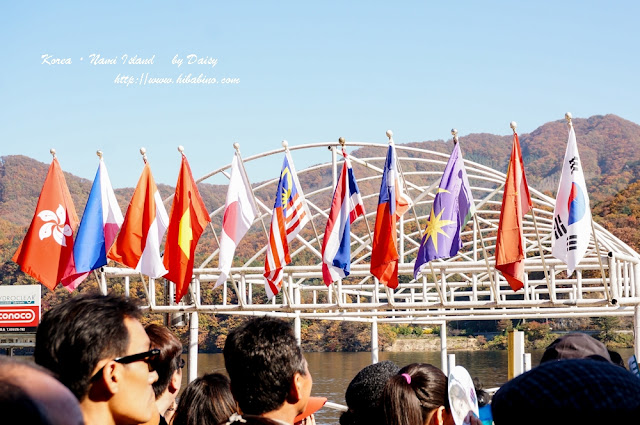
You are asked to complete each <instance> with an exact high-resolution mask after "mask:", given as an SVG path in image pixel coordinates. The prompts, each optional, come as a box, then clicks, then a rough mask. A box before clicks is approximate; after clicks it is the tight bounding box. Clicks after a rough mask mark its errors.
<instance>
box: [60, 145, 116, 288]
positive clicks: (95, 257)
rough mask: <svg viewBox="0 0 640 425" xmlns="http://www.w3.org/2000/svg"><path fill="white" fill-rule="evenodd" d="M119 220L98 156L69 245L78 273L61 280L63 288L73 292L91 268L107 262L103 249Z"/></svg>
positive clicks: (106, 175)
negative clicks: (79, 219)
mask: <svg viewBox="0 0 640 425" xmlns="http://www.w3.org/2000/svg"><path fill="white" fill-rule="evenodd" d="M123 220H124V218H123V217H122V211H120V206H119V205H118V201H117V199H116V195H115V193H113V187H112V186H111V181H110V180H109V175H108V174H107V166H106V165H105V164H104V161H103V160H102V158H100V163H99V165H98V171H97V172H96V177H95V179H94V180H93V186H91V192H90V193H89V199H88V200H87V205H86V206H85V208H84V213H83V214H82V220H81V221H80V227H78V231H77V232H76V240H75V242H74V244H73V257H74V259H75V264H76V271H77V272H78V273H77V274H75V275H72V276H68V277H66V278H65V279H63V280H62V284H63V285H64V287H65V288H67V290H69V291H70V292H71V291H73V290H74V289H76V288H77V287H78V285H80V284H81V283H82V282H83V281H84V280H85V279H86V278H87V276H88V275H89V273H90V272H91V271H92V270H95V269H97V268H99V267H102V266H105V265H107V251H108V250H109V248H111V244H112V243H113V241H114V240H115V238H116V235H117V234H118V230H120V226H122V222H123Z"/></svg>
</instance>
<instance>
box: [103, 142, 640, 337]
mask: <svg viewBox="0 0 640 425" xmlns="http://www.w3.org/2000/svg"><path fill="white" fill-rule="evenodd" d="M346 146H347V147H348V148H355V147H358V148H366V150H367V151H374V152H375V155H372V156H369V157H366V158H356V157H352V162H353V167H354V172H355V175H356V177H357V178H358V183H359V185H360V189H361V191H362V195H363V198H364V199H365V203H366V204H367V207H368V209H367V215H366V220H367V221H368V224H369V226H363V225H362V223H364V221H363V220H365V218H362V217H361V218H359V219H358V220H357V221H356V222H355V223H354V224H353V225H352V235H351V238H352V261H353V265H352V268H351V275H350V276H349V277H348V278H346V279H344V280H342V281H339V282H336V283H334V284H333V285H331V286H330V287H327V286H325V285H324V283H323V282H322V274H321V266H320V264H321V263H320V262H321V255H320V246H319V243H321V240H322V237H323V235H322V234H318V235H316V234H315V232H314V231H313V230H312V227H311V226H307V228H306V229H305V231H303V232H301V234H300V235H298V237H297V240H296V241H295V243H294V244H293V247H292V251H291V257H292V260H293V263H294V265H291V266H287V267H285V269H284V275H285V278H284V282H283V290H282V292H281V294H279V295H278V296H277V297H274V299H273V300H272V302H268V301H267V299H266V296H259V295H257V292H261V289H260V288H261V287H263V286H264V281H263V277H262V273H263V260H264V256H265V251H266V246H264V247H263V248H261V249H259V250H258V251H257V252H256V253H255V255H253V257H252V258H251V259H249V260H248V261H247V262H246V263H245V264H243V265H242V266H241V267H234V268H232V269H231V273H230V279H229V281H228V282H227V283H226V284H225V285H224V288H218V289H216V290H218V291H223V289H224V291H223V297H222V302H221V303H220V304H203V303H202V302H201V301H200V300H201V297H200V291H201V290H203V288H204V289H207V290H210V289H211V288H212V287H213V284H214V283H215V281H216V280H217V278H218V270H217V268H216V263H217V257H218V253H217V250H216V251H214V252H212V253H211V255H210V256H209V257H208V258H207V259H206V260H205V261H204V262H203V263H202V264H200V266H199V267H198V268H197V269H195V270H194V281H193V283H192V285H191V295H192V296H191V300H192V301H191V302H189V303H187V304H185V305H174V304H173V303H172V302H168V303H166V304H158V303H157V302H156V301H155V289H156V288H155V285H158V284H165V282H164V281H159V282H154V281H153V280H150V282H147V284H146V288H147V293H148V294H147V295H148V297H147V303H148V308H149V309H150V310H152V311H155V312H195V311H197V312H209V313H216V314H238V315H254V314H264V313H269V314H272V315H278V316H284V317H292V318H297V319H328V320H348V321H359V322H369V323H442V321H446V320H489V319H492V320H493V319H503V318H533V319H535V318H552V317H579V316H587V317H588V316H609V315H615V316H626V315H632V314H634V311H636V310H638V311H640V307H639V306H640V286H639V285H640V277H639V273H640V256H639V255H638V254H637V253H636V252H635V251H633V250H632V249H631V248H630V247H629V246H627V245H626V244H625V243H623V242H622V241H620V240H619V239H618V238H616V237H615V236H613V235H612V234H611V233H609V232H608V231H606V230H605V229H604V228H603V227H601V226H599V225H596V226H595V229H596V235H597V239H598V243H599V248H600V251H599V252H597V251H596V245H595V243H594V242H595V240H594V239H593V235H592V240H591V243H590V245H589V249H588V251H587V255H586V257H585V259H584V260H583V261H582V262H581V263H580V265H579V266H578V267H577V270H576V273H575V274H574V275H573V276H571V277H569V278H567V277H566V266H565V265H564V264H563V263H561V262H560V261H558V260H556V259H555V258H553V257H552V255H551V232H552V227H553V223H552V211H553V205H554V199H552V198H550V197H548V196H546V195H544V194H542V193H540V192H539V191H537V190H535V189H534V188H530V192H531V196H532V200H533V204H534V211H535V215H536V219H537V226H538V230H539V232H540V234H539V235H537V234H536V232H535V226H534V221H533V218H532V215H531V214H529V215H527V216H526V217H525V220H524V240H525V250H526V255H527V258H526V260H525V272H526V276H525V286H524V288H523V289H522V290H519V291H517V292H514V291H512V290H511V288H510V287H509V286H508V284H507V282H506V281H505V280H504V278H503V277H502V275H501V274H500V273H499V272H496V271H495V269H494V268H493V265H494V258H493V251H494V249H495V241H496V232H497V227H498V220H499V215H500V206H501V202H502V188H503V186H504V181H505V174H504V173H501V172H499V171H496V170H494V169H491V168H490V167H486V166H483V165H480V164H477V163H474V162H472V161H469V160H465V166H466V169H467V173H468V176H469V181H470V184H471V186H472V192H473V196H474V199H475V205H476V209H477V222H473V221H470V223H469V224H468V225H467V227H466V228H465V229H464V232H463V238H464V241H465V242H464V247H463V249H462V251H461V252H460V253H459V255H457V256H456V257H454V258H451V259H448V260H445V261H442V260H439V261H434V262H432V265H433V273H432V272H431V271H430V270H429V271H427V272H425V273H424V274H423V275H421V276H419V277H418V279H414V278H413V259H414V258H415V256H416V253H417V250H418V248H419V245H420V243H421V235H422V231H423V229H424V227H425V225H426V221H427V217H428V214H429V211H430V209H431V204H432V202H433V199H434V197H435V194H436V191H437V186H438V183H439V181H440V177H441V175H442V171H443V169H444V165H445V164H446V161H447V159H448V154H443V153H439V152H434V151H429V150H425V149H420V148H417V147H411V146H402V145H396V149H397V151H398V157H399V165H400V169H401V170H404V174H403V175H404V179H405V183H406V189H407V191H408V193H409V195H410V196H411V198H412V199H413V200H414V202H415V207H414V208H413V209H411V210H410V211H409V212H407V214H405V217H404V218H403V220H401V221H400V223H399V226H398V227H399V229H398V230H399V231H398V235H399V249H398V251H399V252H400V254H401V255H400V266H399V276H400V282H401V283H400V285H399V287H398V289H397V290H395V291H391V290H388V289H387V288H386V287H384V286H383V285H380V284H379V283H378V281H377V280H376V279H375V278H374V277H373V276H372V275H371V274H370V273H369V258H370V252H371V234H370V231H369V230H368V228H373V223H374V222H375V205H376V204H377V199H378V190H379V185H380V176H381V173H382V167H383V163H384V155H385V152H386V148H387V145H386V144H372V143H347V145H346ZM327 147H328V148H329V157H328V158H327V159H328V162H327V163H323V164H319V165H314V166H312V167H309V168H307V169H305V170H302V171H298V174H299V175H300V176H301V180H302V181H306V180H305V178H304V177H305V176H317V179H316V180H317V181H324V182H328V183H327V184H324V185H321V184H315V185H312V186H305V187H304V191H305V193H306V197H307V201H308V203H309V208H310V210H311V213H312V215H313V220H314V221H315V224H316V228H317V229H318V232H323V231H324V226H325V223H326V218H327V216H328V209H329V205H330V197H331V194H332V193H333V188H334V186H335V181H336V178H337V169H338V167H340V166H341V161H340V160H338V158H337V155H336V153H335V151H336V149H339V148H340V146H339V145H337V144H335V143H318V144H308V145H300V146H290V147H288V149H289V150H291V151H297V150H302V149H304V150H308V149H311V150H314V152H315V151H317V152H318V158H321V156H322V155H327V152H328V151H327ZM447 147H448V148H450V147H451V145H450V144H448V145H447ZM462 149H463V151H464V146H462ZM283 152H284V148H283V149H276V150H272V151H269V152H265V153H262V154H258V155H254V156H251V157H248V158H246V159H244V161H243V162H244V165H245V167H246V168H247V171H248V174H249V176H251V168H252V166H254V164H256V166H257V164H258V163H259V160H260V159H262V158H264V157H268V156H271V155H280V154H282V153H283ZM292 155H294V160H295V154H294V153H292ZM229 167H230V164H228V165H226V166H224V167H221V168H219V169H217V170H215V171H213V172H212V173H209V174H207V175H206V176H204V177H202V178H201V179H199V182H201V181H206V180H207V179H209V178H211V177H212V176H215V175H218V174H223V175H225V176H227V177H229V173H228V170H229ZM277 172H278V170H274V174H277ZM328 177H331V178H330V179H329V178H328ZM277 182H278V178H274V179H272V180H269V181H266V182H263V183H260V184H258V185H256V186H254V193H255V194H256V200H257V203H258V208H259V210H260V213H261V216H260V218H258V219H257V220H256V222H255V223H254V224H253V226H252V229H253V231H255V232H263V233H266V232H268V223H269V222H270V215H271V211H272V208H271V205H273V198H272V197H273V194H274V192H275V186H276V185H277ZM165 202H167V203H169V202H171V198H168V199H167V200H166V201H165ZM208 207H209V208H210V209H211V208H215V209H214V210H213V212H212V213H211V217H212V219H213V221H214V222H218V223H220V222H221V221H222V220H221V215H222V214H223V212H224V211H223V210H224V204H222V205H219V206H211V205H208ZM260 221H262V222H263V223H264V224H261V223H260ZM214 228H215V232H216V233H217V232H219V228H218V227H214V226H212V227H211V228H209V229H207V231H208V232H209V231H212V229H214ZM216 238H217V236H216ZM216 240H217V239H216ZM265 241H266V237H265ZM483 245H484V249H483ZM541 250H542V251H543V252H544V259H545V261H544V262H543V261H542V259H541V257H540V251H541ZM485 252H487V253H488V257H487V258H485V256H484V253H485ZM598 257H600V260H602V262H603V268H604V271H605V276H604V277H603V276H602V273H601V268H600V261H599V258H598ZM301 258H307V259H309V258H310V259H311V260H307V261H306V262H302V261H301ZM545 266H546V270H545ZM545 272H547V273H548V277H549V284H547V279H546V278H545V275H544V273H545ZM104 277H107V278H110V279H113V278H122V279H124V280H125V282H126V284H127V285H128V279H130V278H136V277H139V275H138V274H137V273H136V272H135V271H133V270H130V269H125V268H115V267H106V268H104V270H103V278H104ZM110 281H111V280H110ZM103 282H105V290H106V281H104V280H103ZM605 283H606V284H605ZM170 286H173V285H170ZM227 289H230V290H231V291H232V292H231V293H233V294H235V296H234V297H233V296H232V297H230V296H228V293H227ZM170 290H171V289H170ZM167 298H168V299H169V297H167ZM171 298H172V297H171ZM636 322H637V321H636ZM636 326H637V324H636ZM637 334H638V332H636V338H638V336H637ZM638 345H640V344H636V346H638Z"/></svg>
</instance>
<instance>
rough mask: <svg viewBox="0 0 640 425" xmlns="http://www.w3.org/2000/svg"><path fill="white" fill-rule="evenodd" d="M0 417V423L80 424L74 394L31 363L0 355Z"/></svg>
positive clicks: (80, 419) (80, 420)
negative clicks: (0, 419)
mask: <svg viewBox="0 0 640 425" xmlns="http://www.w3.org/2000/svg"><path fill="white" fill-rule="evenodd" d="M0 411H2V414H0V417H1V418H2V422H3V423H28V424H34V425H81V424H84V419H83V417H82V411H81V410H80V406H79V404H78V400H77V399H76V398H75V397H74V395H73V394H72V393H71V391H69V389H67V387H65V386H64V385H62V384H61V383H60V382H59V381H58V380H56V379H55V378H53V377H52V376H51V374H50V372H49V371H47V370H46V369H44V368H40V367H38V366H37V365H35V364H32V363H26V362H22V361H19V360H15V359H12V358H9V357H0Z"/></svg>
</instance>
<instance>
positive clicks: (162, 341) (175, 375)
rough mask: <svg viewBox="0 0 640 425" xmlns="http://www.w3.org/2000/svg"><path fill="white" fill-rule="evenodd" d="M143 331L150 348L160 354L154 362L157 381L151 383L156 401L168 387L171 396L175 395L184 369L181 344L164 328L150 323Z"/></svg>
mask: <svg viewBox="0 0 640 425" xmlns="http://www.w3.org/2000/svg"><path fill="white" fill-rule="evenodd" d="M144 330H145V332H147V335H148V336H149V339H150V340H151V347H153V348H157V349H159V350H160V354H158V356H157V357H156V360H155V362H154V364H155V367H156V372H158V380H157V381H156V382H154V383H153V392H154V393H155V395H156V400H157V399H159V398H160V396H161V395H162V394H164V393H165V391H167V390H168V389H169V387H170V386H171V390H173V391H172V394H175V395H177V394H178V391H180V385H181V384H182V368H183V367H184V359H183V358H182V357H181V354H182V343H181V342H180V340H179V339H178V338H177V337H176V336H175V335H174V334H173V333H172V332H171V331H170V330H169V329H167V328H166V327H165V326H161V325H157V324H155V323H152V324H149V325H147V326H145V328H144ZM175 395H174V398H175Z"/></svg>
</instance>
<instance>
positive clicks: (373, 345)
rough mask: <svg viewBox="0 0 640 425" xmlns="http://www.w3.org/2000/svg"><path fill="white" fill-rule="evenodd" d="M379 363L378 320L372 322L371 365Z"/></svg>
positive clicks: (374, 319)
mask: <svg viewBox="0 0 640 425" xmlns="http://www.w3.org/2000/svg"><path fill="white" fill-rule="evenodd" d="M373 363H378V319H377V318H376V317H374V318H373V320H372V321H371V364H373Z"/></svg>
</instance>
